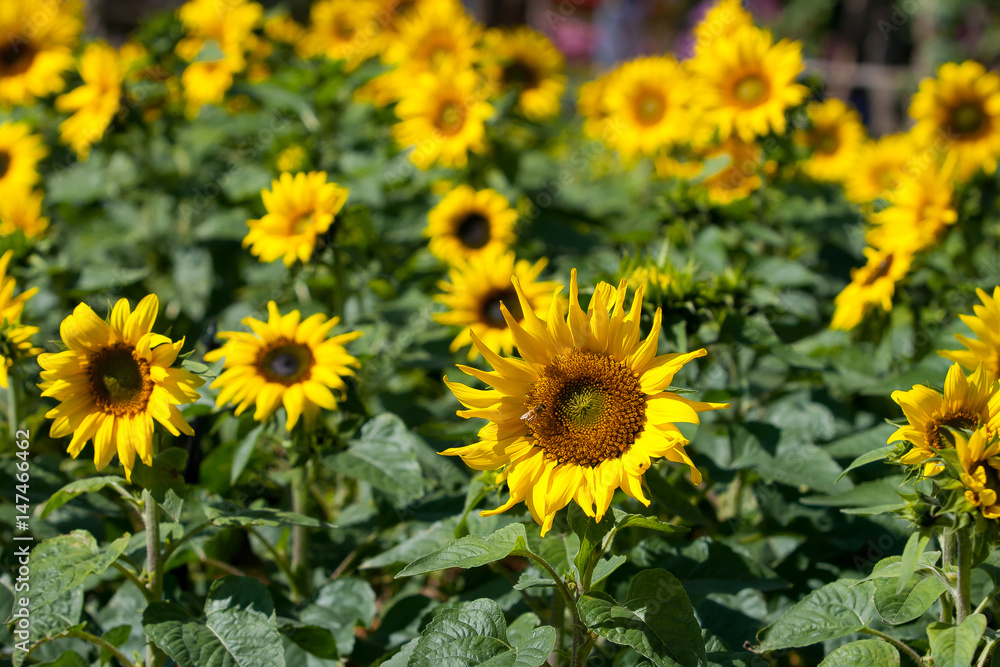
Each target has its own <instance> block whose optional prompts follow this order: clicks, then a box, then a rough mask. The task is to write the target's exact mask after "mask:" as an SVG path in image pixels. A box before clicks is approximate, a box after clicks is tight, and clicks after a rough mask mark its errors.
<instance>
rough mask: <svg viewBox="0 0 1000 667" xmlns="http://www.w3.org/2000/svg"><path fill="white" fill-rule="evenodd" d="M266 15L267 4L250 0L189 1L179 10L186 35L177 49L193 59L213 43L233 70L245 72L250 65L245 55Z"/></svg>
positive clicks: (254, 40)
mask: <svg viewBox="0 0 1000 667" xmlns="http://www.w3.org/2000/svg"><path fill="white" fill-rule="evenodd" d="M263 14H264V9H263V7H261V6H260V5H259V4H258V3H256V2H247V1H246V0H226V1H225V2H219V0H188V2H186V3H184V5H182V6H181V8H180V9H178V10H177V16H178V17H179V18H180V20H181V23H182V24H183V25H184V30H185V32H186V36H185V37H184V39H182V40H181V41H179V42H178V43H177V46H176V48H175V49H174V51H175V52H176V53H177V55H179V56H180V57H181V58H183V59H184V60H187V61H188V62H191V61H194V60H195V59H196V58H198V56H199V55H200V54H202V53H203V50H204V49H205V47H206V46H209V43H210V42H212V43H213V44H212V46H214V47H215V48H217V49H218V50H221V51H222V53H223V54H224V56H225V59H226V60H228V61H229V63H228V65H229V67H230V69H231V70H232V71H233V72H241V71H243V68H244V67H245V66H246V61H245V59H244V54H245V52H246V51H247V50H248V49H249V48H250V47H252V46H253V44H254V43H255V42H256V40H257V37H256V35H254V34H253V29H254V28H255V27H256V26H257V24H258V23H259V22H260V20H261V17H262V16H263Z"/></svg>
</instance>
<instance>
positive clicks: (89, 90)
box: [56, 42, 127, 159]
mask: <svg viewBox="0 0 1000 667" xmlns="http://www.w3.org/2000/svg"><path fill="white" fill-rule="evenodd" d="M126 67H127V64H126V63H125V61H124V60H123V59H122V58H121V57H120V56H119V54H118V52H117V51H116V50H115V49H114V48H112V47H111V46H108V45H107V44H105V43H102V42H96V43H94V44H90V45H88V46H87V48H86V49H85V50H84V52H83V55H82V56H81V57H80V65H79V69H80V77H81V78H82V79H83V85H82V86H80V87H79V88H76V89H74V90H72V91H71V92H69V93H66V94H65V95H61V96H59V97H58V98H57V99H56V109H58V110H59V111H69V112H73V115H72V116H70V117H69V118H67V119H66V120H64V121H63V122H62V123H61V124H60V125H59V133H60V134H59V138H60V140H61V141H62V142H63V143H65V144H67V145H69V146H70V147H71V148H72V149H73V151H74V152H75V153H76V154H77V157H79V158H80V159H86V158H87V156H88V155H89V154H90V147H91V146H92V145H94V144H95V143H96V142H97V141H98V140H99V139H100V138H101V137H102V136H104V132H105V130H107V128H108V126H109V125H110V124H111V121H112V120H113V119H114V117H115V114H116V113H117V112H118V107H119V106H120V102H121V96H122V79H123V78H124V76H125V70H126Z"/></svg>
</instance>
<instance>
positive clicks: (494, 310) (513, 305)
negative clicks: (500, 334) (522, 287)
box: [480, 287, 524, 329]
mask: <svg viewBox="0 0 1000 667" xmlns="http://www.w3.org/2000/svg"><path fill="white" fill-rule="evenodd" d="M501 303H503V305H505V306H507V312H509V313H510V316H511V317H513V318H514V319H515V320H517V321H518V322H520V321H521V320H523V319H524V312H522V311H521V302H520V301H519V300H518V298H517V292H515V291H514V288H512V287H508V288H507V289H505V290H500V291H497V292H492V293H491V294H489V295H488V296H487V297H486V298H485V299H483V308H482V312H481V313H480V317H481V318H482V321H483V322H484V323H485V324H487V325H489V326H491V327H493V328H494V329H506V328H507V320H505V319H504V318H503V311H502V310H500V304H501Z"/></svg>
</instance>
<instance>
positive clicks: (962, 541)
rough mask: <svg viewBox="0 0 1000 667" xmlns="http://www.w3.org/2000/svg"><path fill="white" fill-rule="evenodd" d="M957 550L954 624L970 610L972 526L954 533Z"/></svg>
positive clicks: (961, 619) (963, 618) (962, 619)
mask: <svg viewBox="0 0 1000 667" xmlns="http://www.w3.org/2000/svg"><path fill="white" fill-rule="evenodd" d="M956 537H957V540H956V542H957V547H956V551H957V552H958V554H957V555H958V582H957V585H956V586H955V592H956V593H957V595H956V597H955V625H958V624H959V623H961V622H962V621H964V620H965V618H966V617H967V616H968V615H969V614H970V612H971V607H972V605H971V599H972V526H971V525H969V526H966V527H964V528H959V529H958V532H957V533H956Z"/></svg>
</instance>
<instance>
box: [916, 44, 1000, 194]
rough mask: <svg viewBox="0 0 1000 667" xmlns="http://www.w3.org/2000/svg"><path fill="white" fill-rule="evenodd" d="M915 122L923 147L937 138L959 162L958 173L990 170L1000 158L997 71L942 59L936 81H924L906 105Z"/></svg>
mask: <svg viewBox="0 0 1000 667" xmlns="http://www.w3.org/2000/svg"><path fill="white" fill-rule="evenodd" d="M910 116H911V117H912V118H913V119H914V120H915V121H916V122H917V124H916V126H915V127H914V128H913V135H914V137H915V139H916V141H917V142H919V143H920V144H921V145H923V146H931V145H934V144H936V143H937V142H938V141H939V137H944V138H946V139H947V142H946V146H947V148H946V151H947V154H949V155H954V156H955V159H956V161H957V175H958V177H959V178H961V179H963V180H964V179H968V178H969V177H970V176H972V174H973V173H975V172H976V171H977V170H978V169H983V170H985V171H986V173H988V174H992V173H993V172H994V171H996V168H997V157H998V156H1000V75H998V74H997V73H996V72H987V71H986V68H985V67H983V66H982V65H981V64H980V63H977V62H975V61H973V60H967V61H965V62H964V63H961V64H958V63H945V64H944V65H941V67H940V68H939V69H938V73H937V78H936V79H924V80H923V81H921V82H920V89H919V90H918V91H917V93H916V95H914V96H913V101H912V103H911V104H910Z"/></svg>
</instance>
